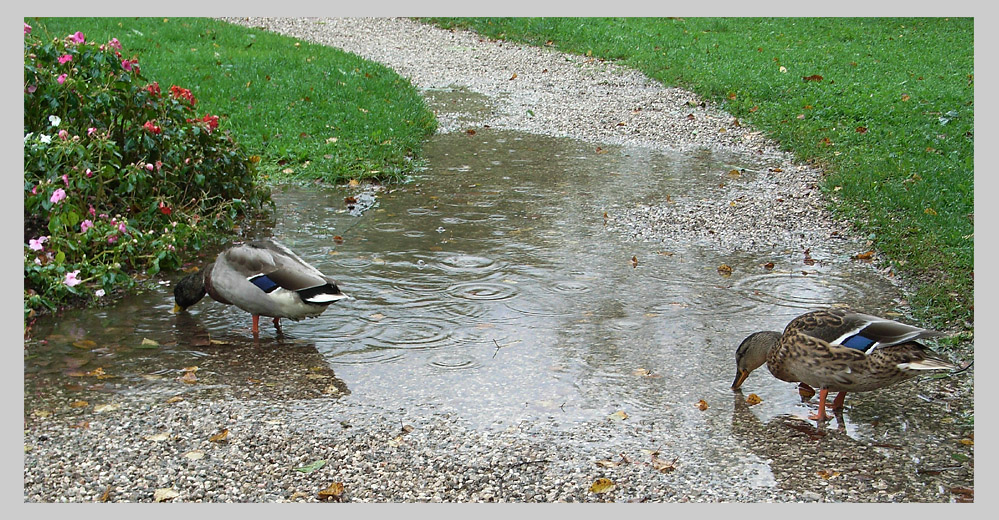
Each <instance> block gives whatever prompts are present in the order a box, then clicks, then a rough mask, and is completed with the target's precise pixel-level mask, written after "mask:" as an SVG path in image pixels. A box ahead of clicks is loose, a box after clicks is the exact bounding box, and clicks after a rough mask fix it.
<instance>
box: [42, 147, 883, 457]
mask: <svg viewBox="0 0 999 520" xmlns="http://www.w3.org/2000/svg"><path fill="white" fill-rule="evenodd" d="M426 156H427V158H428V159H429V164H430V170H429V171H426V172H423V174H422V175H420V177H419V178H418V179H417V180H415V181H414V182H412V183H409V184H406V185H400V186H392V187H390V188H388V189H377V190H373V189H372V188H371V187H354V188H336V189H329V188H320V187H307V188H303V187H298V186H285V187H281V188H277V189H275V192H274V199H275V201H276V203H277V207H278V213H279V215H278V217H277V222H276V225H275V228H274V229H273V235H274V236H275V237H277V238H278V239H280V240H281V241H283V242H284V243H285V244H287V245H288V246H290V247H291V248H292V249H294V250H296V251H298V252H299V253H300V254H301V255H302V256H303V257H304V258H305V259H306V260H307V261H309V262H311V263H313V264H314V265H316V266H317V267H319V268H320V269H321V270H323V271H324V272H327V273H330V274H332V275H333V276H335V277H337V278H338V280H339V282H340V285H341V288H342V289H343V290H344V291H345V292H347V293H348V294H350V295H351V296H353V297H354V299H353V300H350V301H348V302H341V303H339V304H337V305H334V306H333V307H332V308H330V309H329V310H328V311H327V312H326V313H325V314H323V315H322V316H321V317H319V318H317V319H312V320H305V321H302V322H297V323H296V322H290V321H287V320H286V321H285V326H284V333H283V334H281V335H278V334H276V332H275V331H274V329H273V328H272V327H271V326H270V323H269V322H266V323H267V326H266V327H264V328H263V331H262V333H261V337H260V338H259V340H258V341H257V342H256V343H254V342H253V339H252V336H251V335H250V333H249V332H248V330H247V328H248V326H249V321H250V320H249V315H248V314H247V313H245V312H243V311H241V310H239V309H236V308H234V307H229V306H223V305H221V304H218V303H215V302H213V301H211V300H210V299H206V300H204V301H203V302H202V303H200V304H198V305H197V306H195V307H194V308H192V309H191V310H190V311H189V312H188V313H186V314H181V315H173V314H171V313H170V309H171V305H172V293H171V287H170V286H167V285H165V284H164V285H163V286H161V288H160V289H159V290H156V291H153V292H150V293H147V294H144V295H139V296H136V297H133V298H128V299H126V300H125V301H123V302H122V303H121V304H119V305H116V306H114V307H109V308H104V309H98V310H81V311H75V312H73V313H67V314H66V315H65V316H64V317H63V318H62V319H61V320H59V323H41V324H38V325H37V326H36V331H35V334H36V337H37V338H39V339H47V345H46V346H45V348H44V349H41V348H38V349H36V350H37V352H38V355H37V357H34V358H32V359H29V360H27V361H26V372H27V373H29V374H33V373H36V372H51V373H61V374H62V377H65V378H67V380H68V381H86V380H93V379H94V376H89V377H87V376H86V375H85V374H86V373H88V372H92V371H93V370H94V369H95V368H97V367H101V369H102V370H103V372H104V373H105V374H108V375H113V376H115V377H113V378H108V379H107V380H106V381H104V382H103V386H102V388H105V389H107V390H110V391H113V392H123V393H128V394H132V395H135V396H142V397H150V398H157V399H159V398H163V397H164V396H169V395H174V394H178V393H183V394H192V393H193V394H199V393H204V394H206V395H211V394H212V392H213V391H216V390H220V389H228V390H229V391H234V392H236V393H237V395H239V394H240V393H243V394H245V395H257V394H260V395H268V394H269V393H270V394H276V395H280V392H281V388H283V387H286V386H297V387H299V388H301V387H302V386H303V385H304V386H307V387H308V388H310V389H311V391H312V392H313V393H314V394H315V395H341V394H343V393H349V396H348V397H345V399H349V400H352V401H356V402H358V403H363V404H372V405H376V406H379V407H384V408H386V409H400V410H421V409H428V410H434V411H444V412H454V413H456V414H457V415H459V416H460V417H462V418H463V419H464V420H466V421H468V422H469V423H470V424H472V425H473V426H475V427H478V428H481V429H486V430H488V429H497V428H506V427H508V426H510V425H513V424H519V423H521V422H523V421H528V422H531V421H543V422H545V423H548V424H550V425H551V427H554V428H569V427H572V426H573V425H578V424H579V423H581V422H585V421H588V420H600V419H603V418H606V417H608V416H612V414H614V413H615V412H618V411H623V412H624V413H626V414H627V416H628V417H629V421H634V422H635V423H642V422H643V421H649V422H659V423H664V424H669V425H670V426H669V428H670V429H672V428H682V429H684V430H685V431H687V432H694V434H693V435H692V436H691V440H692V441H693V442H697V441H698V439H699V438H701V439H702V440H703V437H705V436H708V435H709V432H713V433H710V435H715V434H717V433H718V430H716V428H717V427H721V428H722V431H725V430H728V429H729V428H730V425H729V424H726V423H727V422H728V421H729V419H730V417H729V415H728V413H721V412H722V411H723V410H729V413H730V412H731V408H730V407H731V402H732V401H731V400H732V395H733V394H732V391H731V390H730V389H729V385H730V384H731V382H732V379H733V378H734V375H735V368H734V350H735V347H736V346H737V345H738V343H739V342H740V341H741V339H742V338H743V337H744V336H745V335H747V334H748V333H750V332H753V331H755V330H759V329H763V328H769V329H774V330H780V329H781V328H782V327H783V326H784V324H785V323H786V322H787V321H788V320H789V319H790V318H792V317H793V316H795V315H797V314H800V313H801V312H803V311H805V310H808V309H812V308H815V307H817V306H822V305H828V304H833V303H845V304H854V305H857V304H860V305H861V306H862V307H863V308H865V309H869V310H871V311H874V312H877V311H879V310H880V309H881V308H883V307H886V306H888V305H889V304H890V301H889V300H888V299H887V298H889V297H890V296H891V295H892V294H893V293H894V291H893V289H892V287H891V286H890V285H888V284H887V283H886V282H884V281H883V280H881V279H880V278H879V277H877V276H876V275H875V273H874V272H873V270H871V269H869V268H867V266H864V265H861V264H858V263H857V262H856V261H852V260H850V259H849V256H850V255H851V254H855V253H856V251H855V250H853V249H845V250H837V249H831V248H823V247H822V246H823V244H812V245H811V247H810V253H809V255H810V256H811V258H813V259H814V260H815V261H814V263H805V261H804V259H805V256H804V254H803V248H794V247H793V246H791V247H789V246H788V245H787V244H776V246H777V247H776V248H774V247H771V246H769V245H764V244H767V243H768V239H767V237H759V242H758V245H757V246H755V247H749V248H747V247H744V246H742V247H737V248H736V251H738V252H728V253H726V252H720V251H718V250H717V248H715V247H712V245H711V244H703V243H698V242H690V243H687V242H685V241H684V240H677V241H676V242H673V243H669V244H662V243H642V242H636V241H633V240H628V239H625V238H622V237H621V236H620V234H619V233H613V232H610V231H608V229H607V224H608V221H611V220H613V219H614V218H615V215H616V213H617V212H619V211H620V210H622V208H628V207H630V206H633V205H635V204H638V203H642V202H643V201H647V200H651V199H654V198H657V197H662V196H663V194H664V193H665V194H670V197H671V198H673V199H677V200H683V199H684V198H686V197H697V196H698V194H699V193H701V192H704V191H706V190H710V189H712V188H716V187H717V186H718V185H719V184H734V183H739V182H746V180H745V179H746V178H748V177H749V176H750V175H752V173H751V172H760V171H765V170H766V168H767V167H768V165H766V164H757V163H755V162H753V159H752V158H746V157H739V156H733V155H719V154H715V153H710V152H705V153H702V154H698V155H696V156H694V157H691V156H680V155H669V154H661V153H653V152H649V151H646V150H642V149H629V148H620V147H612V148H609V149H598V148H597V147H595V146H593V145H590V144H584V143H580V142H577V141H572V140H568V139H557V138H547V137H539V136H533V135H528V134H520V133H516V132H509V131H491V130H488V129H482V130H480V131H478V132H476V133H474V134H469V133H462V134H450V135H442V136H438V137H436V138H434V139H433V140H432V141H431V142H430V143H429V144H428V146H427V148H426ZM733 169H736V170H740V169H741V170H744V171H745V172H746V173H744V174H743V175H744V177H743V176H740V177H733V176H732V175H731V174H730V173H729V172H731V170H733ZM360 193H373V195H374V197H375V199H376V201H377V202H376V204H375V205H374V206H373V207H372V208H369V209H368V210H367V211H365V212H363V213H362V214H361V215H360V216H353V215H351V214H350V212H348V211H347V206H346V203H345V198H347V197H357V195H358V194H360ZM838 244H839V243H838V242H837V241H832V245H833V246H836V245H838ZM825 245H826V246H828V245H829V244H825ZM843 245H844V247H847V246H849V247H855V246H852V245H850V244H843ZM737 246H738V245H737ZM739 249H741V251H739ZM768 263H772V264H773V266H772V268H771V267H769V266H768V265H767V264H768ZM722 265H727V266H730V267H731V268H732V274H731V275H729V276H725V275H723V274H722V273H720V272H719V269H718V268H719V266H722ZM49 327H51V329H49ZM143 340H150V341H147V342H146V343H147V345H142V343H143ZM90 342H93V343H90ZM151 342H155V343H156V344H157V345H153V344H150V343H151ZM74 344H75V346H74ZM285 363H287V365H285ZM191 366H197V367H198V371H197V372H195V377H196V378H197V383H195V384H189V383H184V382H182V381H180V380H179V378H180V377H181V376H183V375H184V374H185V369H187V368H188V367H191ZM289 367H297V368H295V369H294V370H292V369H291V368H289ZM329 369H332V371H333V373H335V375H336V378H337V379H338V380H339V381H337V383H338V384H339V385H340V386H332V387H331V386H330V385H331V384H332V382H333V381H334V380H335V379H333V378H331V377H329V376H330V375H331V374H329V373H328V371H329ZM81 374H84V375H81ZM74 378H75V379H74ZM29 382H30V380H29ZM340 382H342V383H340ZM344 385H345V388H344ZM745 389H746V391H747V394H748V393H749V392H753V393H756V394H758V395H760V396H761V397H762V398H763V404H761V405H758V406H756V407H754V413H756V414H757V415H759V416H760V417H761V418H763V419H768V418H771V417H773V416H775V415H777V414H794V415H798V416H804V415H806V414H807V413H808V407H807V406H806V405H804V404H802V403H801V402H800V400H799V399H798V398H797V394H796V392H794V390H793V387H789V386H788V385H787V384H786V383H782V382H779V381H777V380H775V379H774V378H772V377H771V376H770V375H769V374H768V373H767V372H766V370H763V371H761V372H758V373H757V374H755V375H754V376H752V377H751V379H750V380H749V381H748V382H747V384H746V386H745ZM305 395H308V393H307V392H306V394H305ZM863 399H864V397H859V398H857V400H856V401H855V402H858V403H859V402H861V401H862V400H863ZM700 400H704V401H705V402H707V403H708V406H709V409H708V410H707V411H701V410H699V409H698V408H697V407H696V406H695V404H696V403H698V401H700ZM718 414H721V415H718ZM850 419H852V417H851V413H850V412H849V411H848V412H847V424H848V425H850V429H849V430H848V431H850V432H851V433H860V432H861V431H862V430H863V422H864V417H862V416H861V417H858V418H856V420H850ZM718 421H720V423H719V422H718ZM854 423H859V424H860V426H854ZM696 432H701V433H702V434H703V435H698V434H696Z"/></svg>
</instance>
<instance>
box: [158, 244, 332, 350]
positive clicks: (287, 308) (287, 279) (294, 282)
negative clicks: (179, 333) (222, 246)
mask: <svg viewBox="0 0 999 520" xmlns="http://www.w3.org/2000/svg"><path fill="white" fill-rule="evenodd" d="M206 293H207V294H208V295H209V296H211V297H212V299H213V300H215V301H217V302H220V303H225V304H228V305H235V306H236V307H239V308H240V309H243V310H244V311H246V312H249V313H250V314H251V315H252V316H253V328H252V330H253V333H254V334H257V333H259V331H260V327H259V320H260V316H270V317H272V318H274V327H275V328H277V329H278V330H280V329H281V324H280V320H281V318H288V319H291V320H295V321H298V320H301V319H302V318H312V317H315V316H318V315H320V314H322V313H323V311H325V310H326V307H328V306H329V305H330V304H331V303H333V302H335V301H338V300H342V299H344V298H349V297H348V296H347V295H346V294H344V293H342V292H340V288H339V287H337V285H336V282H335V281H334V280H333V279H332V278H330V277H329V276H326V275H325V274H323V273H322V272H320V271H319V270H318V269H316V268H315V267H313V266H311V265H309V264H307V263H305V261H304V260H302V259H301V258H299V256H298V255H296V254H295V253H293V252H292V251H291V250H290V249H288V248H287V247H285V246H283V245H281V244H279V243H278V242H276V241H274V240H271V239H267V240H261V241H255V242H247V243H245V244H240V245H236V246H233V247H230V248H229V249H226V250H225V251H222V252H221V253H220V254H219V256H218V258H216V259H215V262H213V263H210V264H208V265H207V266H206V267H205V268H204V269H203V270H200V271H198V272H195V273H192V274H190V275H188V276H185V277H184V278H182V279H181V280H180V281H179V282H177V286H176V287H174V290H173V294H174V300H175V301H176V305H174V312H180V311H182V310H184V309H187V308H188V307H190V306H192V305H194V304H195V303H198V302H199V301H201V299H202V298H204V297H205V294H206Z"/></svg>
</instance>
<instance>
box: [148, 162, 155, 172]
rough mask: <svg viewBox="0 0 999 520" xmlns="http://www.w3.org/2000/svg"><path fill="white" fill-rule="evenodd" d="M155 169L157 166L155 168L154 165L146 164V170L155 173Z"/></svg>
mask: <svg viewBox="0 0 999 520" xmlns="http://www.w3.org/2000/svg"><path fill="white" fill-rule="evenodd" d="M153 168H155V166H153V165H152V163H146V169H147V170H149V171H153Z"/></svg>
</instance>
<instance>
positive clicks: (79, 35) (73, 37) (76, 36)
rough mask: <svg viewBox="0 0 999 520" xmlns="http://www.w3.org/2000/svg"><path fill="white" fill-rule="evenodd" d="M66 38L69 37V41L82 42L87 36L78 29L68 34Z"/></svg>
mask: <svg viewBox="0 0 999 520" xmlns="http://www.w3.org/2000/svg"><path fill="white" fill-rule="evenodd" d="M68 38H69V41H71V42H73V43H83V42H85V41H87V38H86V37H84V36H83V33H82V32H80V31H76V32H75V33H73V34H70V35H69V36H68Z"/></svg>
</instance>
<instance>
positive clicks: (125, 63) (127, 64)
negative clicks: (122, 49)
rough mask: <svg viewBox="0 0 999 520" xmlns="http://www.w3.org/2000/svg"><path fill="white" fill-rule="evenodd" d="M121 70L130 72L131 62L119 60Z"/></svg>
mask: <svg viewBox="0 0 999 520" xmlns="http://www.w3.org/2000/svg"><path fill="white" fill-rule="evenodd" d="M121 68H123V69H125V70H127V71H128V72H132V62H131V60H121Z"/></svg>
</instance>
